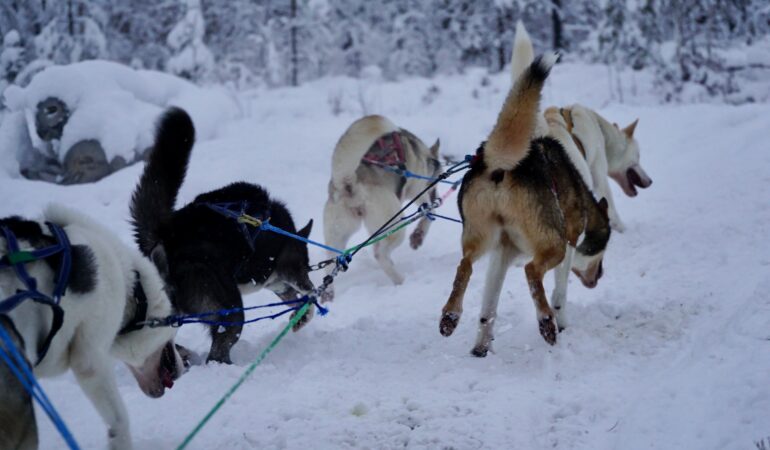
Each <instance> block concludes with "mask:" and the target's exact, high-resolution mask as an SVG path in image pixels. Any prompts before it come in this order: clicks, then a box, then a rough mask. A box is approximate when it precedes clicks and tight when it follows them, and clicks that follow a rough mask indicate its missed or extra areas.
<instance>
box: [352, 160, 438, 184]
mask: <svg viewBox="0 0 770 450" xmlns="http://www.w3.org/2000/svg"><path fill="white" fill-rule="evenodd" d="M365 162H366V163H368V164H372V165H375V166H377V167H379V168H381V169H384V170H387V171H388V172H392V173H395V174H397V175H401V176H403V177H405V178H416V179H419V180H425V181H437V182H439V183H448V184H452V183H453V181H449V180H444V179H442V178H437V177H429V176H425V175H420V174H417V173H414V172H412V171H410V170H407V169H401V168H400V167H394V166H391V165H388V164H383V163H380V162H375V161H365Z"/></svg>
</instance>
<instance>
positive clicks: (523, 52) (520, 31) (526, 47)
mask: <svg viewBox="0 0 770 450" xmlns="http://www.w3.org/2000/svg"><path fill="white" fill-rule="evenodd" d="M534 60H535V50H534V48H533V47H532V39H530V37H529V33H527V29H526V28H524V23H523V22H522V21H521V20H519V21H517V22H516V34H515V35H514V37H513V49H512V50H511V83H516V80H518V79H519V77H520V76H521V74H522V73H524V71H525V70H527V67H528V66H529V65H530V64H532V61H534Z"/></svg>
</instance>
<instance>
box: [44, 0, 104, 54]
mask: <svg viewBox="0 0 770 450" xmlns="http://www.w3.org/2000/svg"><path fill="white" fill-rule="evenodd" d="M51 8H52V9H51V10H49V11H50V12H51V13H52V18H51V20H50V21H49V22H48V23H47V24H45V26H44V27H43V29H42V30H41V31H40V32H39V34H38V35H37V36H35V37H34V43H35V56H36V58H37V59H43V60H50V61H53V62H54V63H57V64H68V63H71V62H76V61H83V60H88V59H99V58H107V57H108V52H107V40H106V39H105V37H104V33H103V32H102V25H101V23H103V21H104V15H103V12H102V10H101V9H100V8H99V7H98V6H97V5H96V4H95V3H94V2H89V1H87V0H66V1H60V2H54V3H53V5H52V6H51Z"/></svg>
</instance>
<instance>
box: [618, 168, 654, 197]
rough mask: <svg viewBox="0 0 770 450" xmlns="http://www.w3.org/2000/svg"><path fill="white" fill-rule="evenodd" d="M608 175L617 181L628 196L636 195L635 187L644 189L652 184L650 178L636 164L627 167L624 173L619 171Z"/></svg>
mask: <svg viewBox="0 0 770 450" xmlns="http://www.w3.org/2000/svg"><path fill="white" fill-rule="evenodd" d="M610 176H611V177H612V178H613V179H615V181H617V182H618V184H619V185H620V187H621V189H623V192H624V193H625V194H626V195H627V196H629V197H636V195H637V194H638V191H637V190H636V188H637V187H639V188H642V189H646V188H648V187H650V185H651V184H652V179H650V177H648V176H647V174H646V173H645V172H644V170H642V168H641V167H639V166H638V165H636V166H633V167H629V168H628V170H626V172H625V173H622V172H621V173H618V174H611V175H610Z"/></svg>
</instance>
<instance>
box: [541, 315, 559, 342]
mask: <svg viewBox="0 0 770 450" xmlns="http://www.w3.org/2000/svg"><path fill="white" fill-rule="evenodd" d="M538 322H539V326H540V335H541V336H543V339H545V341H546V342H548V343H549V344H551V345H554V344H556V334H557V333H558V328H557V326H556V319H554V318H553V317H552V316H545V317H543V318H542V319H540V320H539V321H538Z"/></svg>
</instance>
